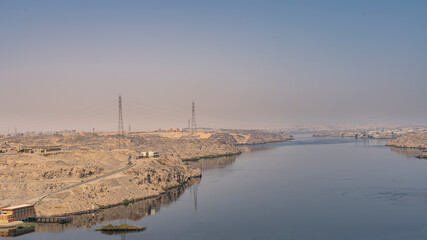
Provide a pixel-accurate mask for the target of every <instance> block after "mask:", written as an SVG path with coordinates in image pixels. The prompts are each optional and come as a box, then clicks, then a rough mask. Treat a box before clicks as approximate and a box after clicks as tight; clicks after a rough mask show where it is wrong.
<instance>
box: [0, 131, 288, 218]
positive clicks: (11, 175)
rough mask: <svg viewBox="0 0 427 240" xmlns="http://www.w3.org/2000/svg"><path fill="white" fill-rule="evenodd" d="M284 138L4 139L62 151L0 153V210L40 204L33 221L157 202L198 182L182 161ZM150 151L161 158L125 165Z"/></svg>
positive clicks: (222, 134) (217, 134) (236, 134)
mask: <svg viewBox="0 0 427 240" xmlns="http://www.w3.org/2000/svg"><path fill="white" fill-rule="evenodd" d="M289 139H291V136H289V135H285V134H281V133H269V132H264V131H245V130H233V131H210V132H199V133H197V134H194V135H193V134H190V133H186V132H183V133H179V134H175V133H173V134H170V135H168V133H132V134H128V135H126V136H117V135H115V134H101V133H100V134H92V133H76V134H66V135H64V134H62V135H61V134H54V135H33V136H17V137H8V138H7V139H6V138H4V139H0V141H1V142H6V140H7V146H8V147H10V149H17V148H18V147H20V146H25V147H28V148H31V146H38V147H40V146H41V147H44V146H59V148H58V149H59V150H57V151H53V152H49V153H52V154H44V153H41V152H31V153H21V152H18V151H15V152H8V153H6V154H5V153H0V192H1V193H2V194H0V206H7V205H9V204H12V203H21V202H28V201H33V202H37V204H36V211H37V214H38V215H60V214H66V213H72V212H80V211H88V210H93V209H98V208H102V206H108V205H111V204H118V203H121V202H123V201H124V200H126V199H127V200H130V199H141V198H147V197H150V196H158V195H159V194H162V193H164V192H165V191H166V190H167V189H170V188H173V187H176V186H181V185H182V184H184V183H186V182H187V181H189V179H191V178H194V177H198V176H200V174H201V173H200V169H198V168H193V167H191V165H189V164H188V163H187V164H185V163H183V162H182V159H200V158H204V157H214V156H228V155H233V154H238V153H240V150H239V149H238V148H237V147H236V145H238V144H260V143H268V142H278V141H284V140H289ZM119 141H120V146H121V149H118V143H119ZM148 150H153V151H156V152H159V153H160V157H159V158H142V159H134V160H133V161H134V163H135V165H129V162H128V157H129V155H137V154H138V153H139V152H141V151H148ZM127 166H129V168H128V167H127ZM111 173H114V174H111ZM58 190H60V191H59V192H56V191H58ZM50 193H51V195H47V194H50ZM41 197H44V198H43V199H42V200H41V201H38V200H39V199H40V198H41Z"/></svg>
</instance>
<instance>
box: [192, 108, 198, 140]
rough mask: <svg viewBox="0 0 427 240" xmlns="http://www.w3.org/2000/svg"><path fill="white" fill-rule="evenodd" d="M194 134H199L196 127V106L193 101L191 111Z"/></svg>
mask: <svg viewBox="0 0 427 240" xmlns="http://www.w3.org/2000/svg"><path fill="white" fill-rule="evenodd" d="M194 132H197V125H196V105H195V104H194V101H193V106H192V111H191V134H193V133H194Z"/></svg>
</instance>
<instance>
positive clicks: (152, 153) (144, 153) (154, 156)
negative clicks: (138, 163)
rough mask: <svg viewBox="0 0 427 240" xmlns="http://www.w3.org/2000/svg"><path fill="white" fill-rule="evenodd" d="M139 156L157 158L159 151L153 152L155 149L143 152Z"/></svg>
mask: <svg viewBox="0 0 427 240" xmlns="http://www.w3.org/2000/svg"><path fill="white" fill-rule="evenodd" d="M139 156H140V157H141V158H156V157H159V152H153V151H148V152H141V153H140V155H139Z"/></svg>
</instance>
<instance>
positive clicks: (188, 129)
mask: <svg viewBox="0 0 427 240" xmlns="http://www.w3.org/2000/svg"><path fill="white" fill-rule="evenodd" d="M189 131H190V119H188V127H187V132H189Z"/></svg>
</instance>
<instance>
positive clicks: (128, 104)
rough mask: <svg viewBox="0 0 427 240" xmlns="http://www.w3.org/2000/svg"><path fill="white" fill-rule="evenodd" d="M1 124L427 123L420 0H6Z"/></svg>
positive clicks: (425, 35)
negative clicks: (120, 111)
mask: <svg viewBox="0 0 427 240" xmlns="http://www.w3.org/2000/svg"><path fill="white" fill-rule="evenodd" d="M0 32H1V36H0V83H1V85H0V86H1V95H0V101H1V102H2V108H1V111H0V133H1V132H3V133H5V132H7V131H8V129H9V131H10V132H11V133H12V132H14V129H15V126H16V128H17V129H18V131H21V132H25V131H34V130H35V131H40V130H59V129H77V130H92V128H95V129H96V130H116V129H117V121H118V106H117V105H118V103H117V102H118V100H117V98H118V95H119V94H121V95H122V97H123V113H124V115H123V118H124V125H125V128H127V127H128V125H129V124H130V125H131V127H132V128H133V129H154V128H170V127H187V120H188V119H189V118H191V102H192V101H193V100H194V101H195V102H196V113H197V115H196V116H197V125H198V126H200V127H212V128H281V127H287V126H293V125H311V124H327V125H333V124H339V125H345V124H347V125H350V124H354V125H361V124H373V125H375V124H378V125H379V124H384V125H387V124H389V125H392V124H397V125H398V124H403V125H426V124H427V104H426V103H427V94H426V92H427V91H426V90H427V79H426V76H427V45H426V43H427V2H425V1H357V2H351V3H350V2H342V1H322V2H320V1H210V2H208V1H203V2H201V1H7V0H2V1H0Z"/></svg>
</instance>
